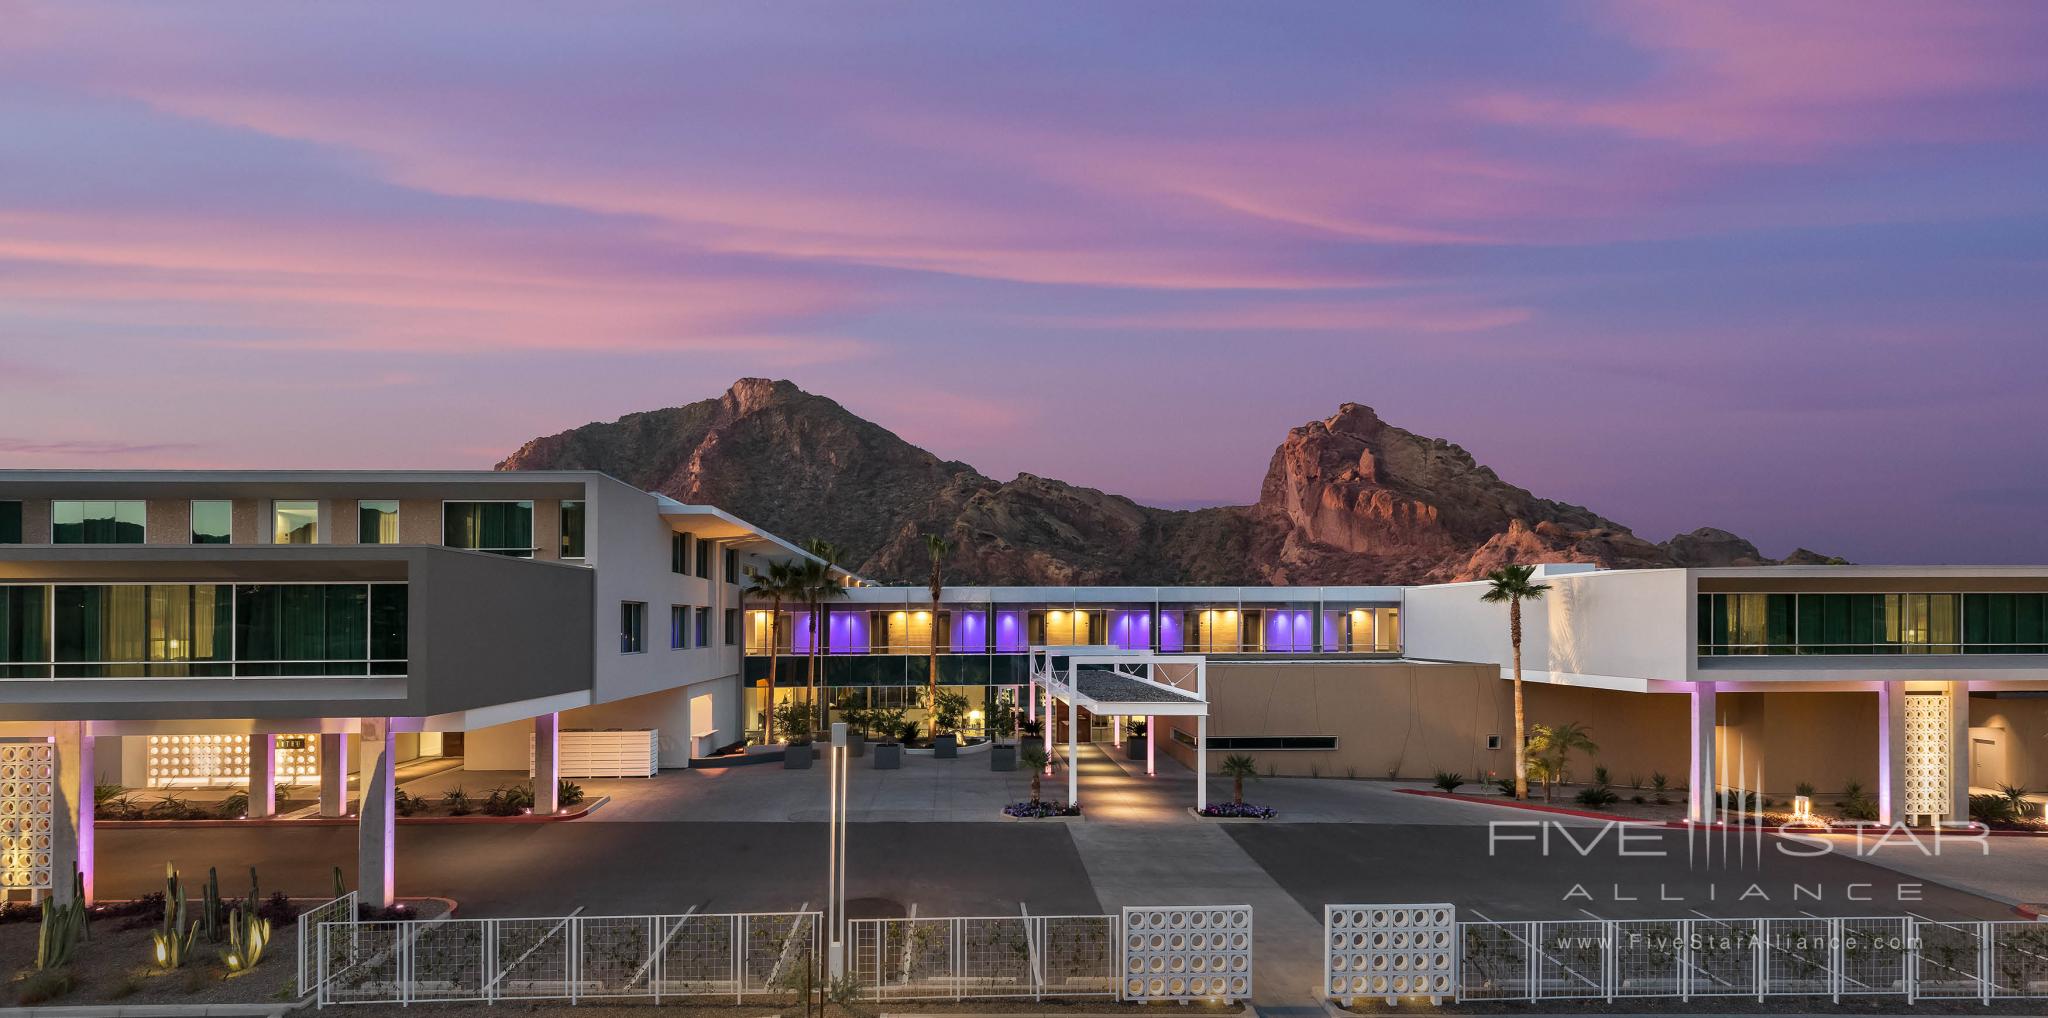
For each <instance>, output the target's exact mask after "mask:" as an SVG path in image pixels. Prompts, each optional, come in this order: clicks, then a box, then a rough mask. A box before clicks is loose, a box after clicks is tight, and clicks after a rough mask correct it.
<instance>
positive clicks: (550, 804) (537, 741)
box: [533, 713, 562, 815]
mask: <svg viewBox="0 0 2048 1018" xmlns="http://www.w3.org/2000/svg"><path fill="white" fill-rule="evenodd" d="M561 781H562V716H561V715H559V714H554V713H548V714H541V715H537V716H535V717H534V719H533V811H534V813H535V814H539V815H545V814H550V813H559V812H561V806H562V802H561V793H562V785H561Z"/></svg>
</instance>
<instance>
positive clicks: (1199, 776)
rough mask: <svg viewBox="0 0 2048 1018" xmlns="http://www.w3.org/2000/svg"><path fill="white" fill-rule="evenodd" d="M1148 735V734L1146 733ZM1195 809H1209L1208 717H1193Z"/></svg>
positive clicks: (1203, 715)
mask: <svg viewBox="0 0 2048 1018" xmlns="http://www.w3.org/2000/svg"><path fill="white" fill-rule="evenodd" d="M1146 734H1147V735H1150V734H1151V733H1150V732H1147V733H1146ZM1195 808H1196V809H1198V810H1201V809H1208V808H1209V715H1207V714H1197V715H1195Z"/></svg>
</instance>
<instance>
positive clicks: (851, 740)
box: [846, 732, 868, 756]
mask: <svg viewBox="0 0 2048 1018" xmlns="http://www.w3.org/2000/svg"><path fill="white" fill-rule="evenodd" d="M846 755H847V756H866V755H868V737H867V736H865V735H862V734H860V733H858V732H848V733H846Z"/></svg>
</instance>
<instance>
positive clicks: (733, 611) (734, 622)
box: [725, 608, 740, 647]
mask: <svg viewBox="0 0 2048 1018" xmlns="http://www.w3.org/2000/svg"><path fill="white" fill-rule="evenodd" d="M738 642H740V610H739V609H738V608H727V609H726V610H725V645H726V646H728V647H730V646H732V645H733V644H735V643H738Z"/></svg>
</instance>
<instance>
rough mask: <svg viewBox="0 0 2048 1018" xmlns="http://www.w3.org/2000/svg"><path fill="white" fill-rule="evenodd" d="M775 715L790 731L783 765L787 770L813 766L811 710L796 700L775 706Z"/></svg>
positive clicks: (798, 769) (783, 755)
mask: <svg viewBox="0 0 2048 1018" xmlns="http://www.w3.org/2000/svg"><path fill="white" fill-rule="evenodd" d="M775 717H776V719H777V720H778V721H780V722H781V724H782V730H783V731H785V732H788V733H789V745H788V746H787V747H785V748H784V749H783V751H782V766H783V769H785V770H793V771H800V770H805V769H807V768H809V767H810V766H811V736H810V731H811V710H810V708H809V707H807V706H805V705H804V704H802V703H799V702H797V701H796V700H789V701H786V702H784V703H781V704H779V705H777V706H776V708H775Z"/></svg>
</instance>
